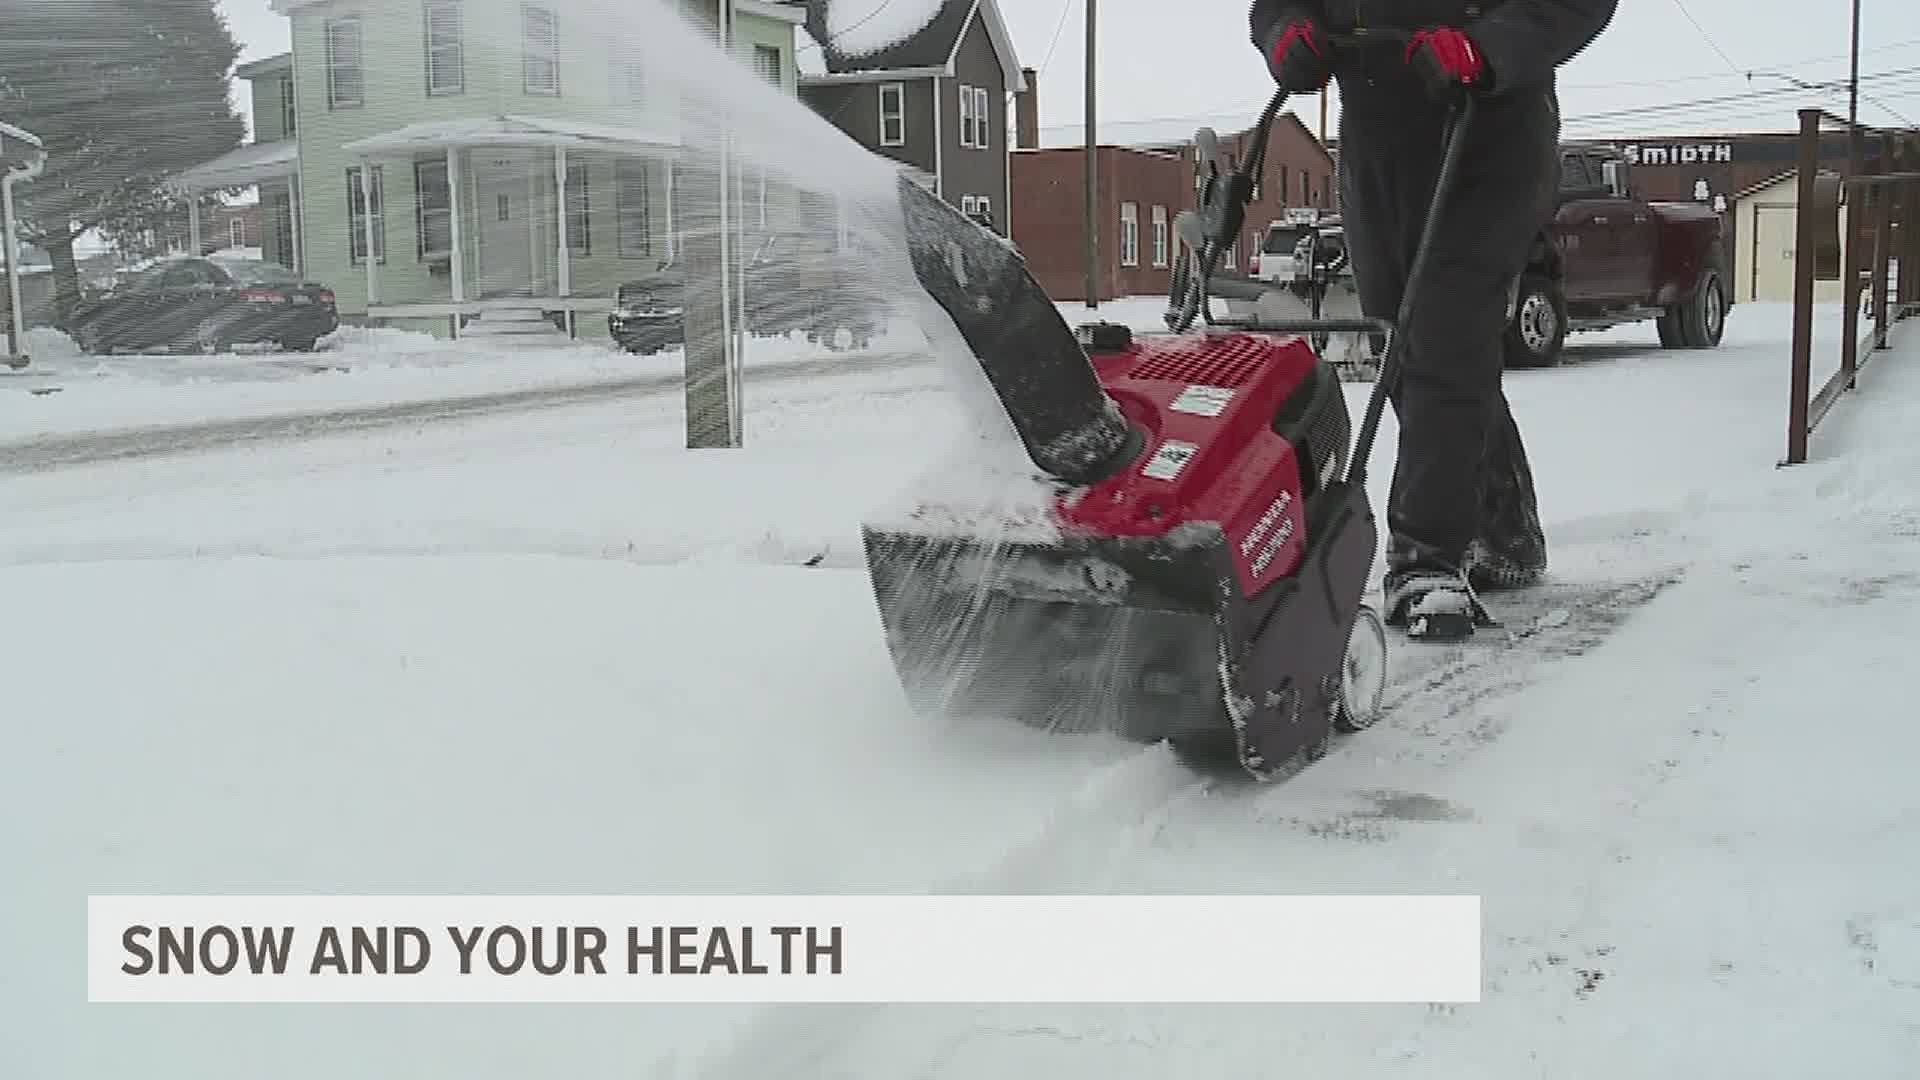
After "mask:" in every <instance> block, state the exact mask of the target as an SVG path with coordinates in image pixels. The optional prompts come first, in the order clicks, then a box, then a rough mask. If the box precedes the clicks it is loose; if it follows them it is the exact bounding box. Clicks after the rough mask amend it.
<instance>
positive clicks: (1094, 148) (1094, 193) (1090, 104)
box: [1086, 0, 1100, 308]
mask: <svg viewBox="0 0 1920 1080" xmlns="http://www.w3.org/2000/svg"><path fill="white" fill-rule="evenodd" d="M1095 5H1096V0H1087V136H1086V143H1087V306H1088V307H1090V308H1097V307H1099V306H1100V140H1099V138H1098V137H1096V136H1095V135H1094V116H1095V114H1094V87H1095V85H1096V83H1095V79H1094V50H1095V49H1096V47H1097V46H1098V44H1099V36H1098V34H1097V33H1096V32H1095V28H1094V7H1095Z"/></svg>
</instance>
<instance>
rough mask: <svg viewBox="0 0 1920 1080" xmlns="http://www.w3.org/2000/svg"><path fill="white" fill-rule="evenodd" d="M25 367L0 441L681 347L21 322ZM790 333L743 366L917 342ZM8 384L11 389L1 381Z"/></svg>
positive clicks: (751, 343)
mask: <svg viewBox="0 0 1920 1080" xmlns="http://www.w3.org/2000/svg"><path fill="white" fill-rule="evenodd" d="M28 337H29V345H30V347H31V349H32V353H31V355H32V357H33V366H32V367H31V368H29V369H27V370H26V371H24V372H20V373H18V374H15V375H11V376H8V377H5V378H0V443H3V442H5V441H10V440H18V439H28V438H34V437H43V436H52V435H76V434H83V433H87V432H101V431H117V430H123V429H127V428H145V427H173V426H180V425H191V424H204V423H211V422H217V421H220V420H231V419H240V418H250V417H268V416H297V415H306V414H312V413H319V412H327V411H332V410H338V409H351V408H366V407H375V406H384V405H396V404H403V403H417V402H433V401H442V400H449V399H455V398H466V397H475V396H483V395H491V394H510V393H515V392H518V391H524V390H537V389H558V388H563V387H588V386H594V385H602V384H610V383H618V382H621V381H625V380H631V379H636V378H647V377H652V376H658V377H659V378H661V379H663V380H665V379H672V378H676V377H678V376H679V375H680V374H681V373H682V371H683V369H684V366H685V357H684V355H683V354H682V352H681V350H679V349H677V348H676V349H669V350H666V351H663V352H659V353H655V354H654V355H652V356H636V355H633V354H630V353H626V352H623V351H621V350H619V349H617V348H615V347H613V346H612V345H608V344H596V343H593V342H590V341H578V342H574V343H567V342H565V341H560V342H558V343H553V342H548V341H546V340H544V339H542V340H540V341H537V342H534V343H531V344H530V343H528V342H524V341H514V340H508V341H501V340H500V339H499V338H492V339H488V338H479V337H469V338H465V339H462V340H459V341H453V340H449V339H446V338H439V337H435V336H433V335H431V334H425V333H419V332H414V331H406V330H396V329H390V328H366V327H357V326H350V327H344V328H342V329H341V330H339V331H338V332H336V333H335V334H333V335H332V336H330V337H329V338H327V339H326V340H324V341H323V342H322V343H321V347H320V349H319V350H318V351H316V352H312V353H281V352H274V351H267V352H251V351H250V352H235V353H220V354H213V355H168V354H149V355H128V356H120V355H116V356H110V357H107V356H88V355H86V354H84V353H82V352H81V351H80V350H79V349H78V348H77V347H76V346H75V345H74V344H73V342H72V341H71V340H70V339H68V338H67V337H66V336H65V335H63V334H61V333H59V332H58V331H54V330H46V329H38V330H33V331H29V334H28ZM840 344H841V345H842V346H843V348H842V349H840V350H838V351H835V350H830V349H826V348H823V347H821V346H818V345H815V344H813V343H811V342H809V341H807V340H806V338H805V337H804V336H802V335H799V334H792V335H788V336H785V337H767V338H761V337H749V338H748V339H747V347H746V355H745V364H746V366H747V367H748V368H749V369H750V370H751V369H755V368H759V369H769V368H777V367H781V366H784V365H789V364H795V363H816V364H818V363H825V364H832V363H835V362H837V361H838V360H841V359H844V360H845V361H846V362H847V363H849V364H855V365H857V364H861V363H864V362H868V361H871V360H873V359H874V358H876V357H883V356H889V355H908V354H914V353H923V352H924V351H925V349H926V339H925V337H924V336H923V335H922V334H921V333H920V331H919V329H918V327H917V326H916V325H915V324H914V323H913V322H912V321H911V320H906V319H899V318H895V319H891V320H889V321H888V322H886V323H885V324H884V325H883V326H882V327H881V329H880V332H879V333H878V334H877V335H876V336H875V337H874V338H873V339H872V340H871V341H870V342H868V343H867V344H866V347H865V348H861V349H855V348H852V347H851V342H849V341H844V340H843V341H842V342H841V343H840ZM9 391H15V392H9Z"/></svg>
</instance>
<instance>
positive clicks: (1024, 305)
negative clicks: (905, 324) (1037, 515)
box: [863, 96, 1458, 780]
mask: <svg viewBox="0 0 1920 1080" xmlns="http://www.w3.org/2000/svg"><path fill="white" fill-rule="evenodd" d="M1283 100H1284V97H1283V96H1277V97H1276V98H1275V99H1274V102H1273V104H1272V105H1270V106H1269V107H1268V110H1267V113H1266V115H1265V117H1264V118H1263V122H1262V125H1261V137H1260V140H1259V147H1258V149H1257V150H1256V152H1255V153H1254V154H1253V155H1250V156H1249V159H1248V162H1247V164H1246V165H1244V166H1243V167H1242V169H1241V171H1240V172H1238V173H1234V174H1228V175H1224V176H1221V175H1216V176H1215V177H1214V182H1213V183H1210V184H1208V185H1207V186H1206V194H1205V197H1204V199H1203V206H1202V210H1201V213H1200V215H1199V216H1200V218H1201V219H1202V228H1200V229H1193V227H1192V226H1191V224H1189V234H1190V235H1193V236H1196V237H1197V239H1198V243H1197V244H1196V245H1194V246H1195V247H1196V248H1197V251H1195V252H1194V253H1193V258H1192V260H1191V262H1189V263H1187V267H1186V269H1187V272H1186V273H1185V274H1184V275H1183V277H1182V281H1181V283H1180V286H1179V287H1178V288H1177V290H1176V293H1175V296H1174V304H1173V307H1172V309H1170V311H1169V320H1168V321H1169V324H1170V328H1171V329H1172V331H1173V332H1171V333H1167V334H1157V333H1156V334H1145V335H1139V336H1135V335H1133V334H1132V333H1130V332H1129V331H1127V330H1126V328H1124V327H1118V326H1113V325H1111V324H1098V325H1094V326H1089V327H1083V328H1081V332H1080V333H1079V334H1077V335H1076V333H1075V332H1074V331H1073V330H1071V329H1070V328H1069V327H1068V326H1067V325H1066V323H1065V322H1064V320H1063V319H1062V318H1061V317H1060V314H1059V312H1058V309H1057V308H1055V306H1054V304H1053V302H1052V301H1051V300H1050V299H1049V298H1048V296H1047V295H1046V293H1045V292H1044V291H1043V290H1042V289H1041V288H1040V287H1039V285H1038V284H1037V283H1036V282H1035V281H1034V279H1033V278H1032V277H1031V276H1030V275H1029V274H1028V272H1027V269H1026V267H1025V264H1024V262H1023V261H1022V260H1021V259H1020V257H1019V255H1018V254H1017V253H1016V252H1015V251H1014V250H1013V249H1012V248H1011V247H1010V246H1008V245H1007V244H1006V243H1005V242H1004V241H1002V240H1000V239H999V238H997V237H994V236H992V235H991V234H989V233H987V232H986V231H985V230H983V229H981V228H980V227H979V226H977V225H976V224H975V223H973V222H972V221H970V220H969V219H967V218H966V217H964V216H962V215H961V214H959V213H958V212H957V211H956V210H954V208H953V207H951V206H949V205H948V204H946V203H944V202H942V201H941V200H939V199H938V198H937V197H935V196H934V195H932V194H930V193H928V192H927V191H926V190H925V189H924V188H922V187H920V186H919V185H917V184H914V183H913V182H912V181H910V180H906V179H903V180H902V182H901V184H900V199H901V202H902V204H903V206H904V209H905V212H906V222H907V234H908V240H909V245H910V248H911V252H910V253H911V256H912V261H913V267H914V272H915V274H916V276H917V277H918V279H919V281H920V284H921V285H922V287H923V288H925V289H926V291H927V293H928V294H929V295H930V296H931V297H932V298H933V300H934V301H936V302H937V303H938V304H939V306H940V307H941V308H942V309H943V310H944V311H945V313H946V314H947V315H948V316H949V317H950V318H951V319H952V322H953V324H954V326H955V328H956V329H958V331H959V332H960V335H961V336H962V337H963V338H964V339H965V340H966V343H967V345H968V347H969V348H970V349H971V351H972V353H973V355H974V356H975V357H976V358H977V359H978V360H979V362H980V365H981V368H982V369H983V373H984V375H985V376H986V379H987V381H988V382H989V383H990V384H991V385H992V387H993V389H994V391H995V393H996V395H997V396H998V398H999V400H1000V403H1001V404H1002V405H1003V406H1004V407H1005V409H1006V412H1007V414H1008V417H1009V418H1010V419H1011V420H1012V422H1013V426H1014V428H1015V430H1016V432H1017V433H1018V435H1019V437H1020V440H1021V442H1022V443H1023V445H1024V447H1025V449H1026V451H1027V454H1028V457H1029V458H1030V459H1031V461H1032V464H1033V465H1034V466H1035V467H1036V469H1037V470H1038V474H1039V479H1040V480H1041V481H1043V482H1045V483H1046V484H1048V485H1050V488H1051V490H1050V492H1049V498H1050V500H1051V505H1050V507H1049V508H1048V520H1046V521H1045V522H1042V523H1040V524H1039V526H1038V527H1035V526H1034V525H1032V523H1014V522H1010V521H1007V520H1005V519H1004V518H998V517H996V516H995V510H994V508H993V507H991V506H980V507H964V506H953V505H950V504H947V503H939V502H935V503H928V504H924V505H922V506H921V507H920V508H919V509H918V510H917V511H916V512H914V513H911V514H909V515H908V516H907V518H906V520H904V521H902V522H898V523H888V524H886V525H879V524H873V523H870V524H868V525H867V526H866V527H865V528H864V530H863V535H864V540H865V547H866V555H867V565H868V570H869V573H870V575H871V579H872V583H873V588H874V593H875V598H876V600H877V603H878V607H879V613H880V617H881V622H882V626H883V629H884V631H885V633H886V640H887V644H888V648H889V651H890V653H891V656H892V660H893V663H894V666H895V669H896V671H897V673H898V675H899V677H900V680H901V683H902V685H903V687H904V688H905V690H906V692H907V694H908V697H909V699H910V700H911V701H912V702H913V704H914V705H915V706H916V707H917V708H920V709H922V710H925V711H928V712H932V713H936V714H941V715H947V716H979V715H984V716H990V717H994V718H999V719H1012V720H1017V721H1020V722H1023V723H1027V724H1031V725H1035V726H1040V727H1044V728H1048V729H1051V730H1058V731H1074V732H1110V733H1117V734H1120V735H1123V736H1125V737H1127V738H1129V739H1133V740H1137V741H1141V742H1160V741H1163V740H1164V741H1167V742H1169V743H1170V744H1171V745H1172V747H1173V748H1174V749H1175V751H1176V752H1177V753H1178V754H1179V755H1180V756H1181V758H1182V759H1183V760H1184V761H1186V762H1187V763H1189V764H1190V765H1192V766H1194V767H1197V768H1200V769H1203V770H1205V771H1209V772H1212V771H1220V770H1224V771H1227V772H1229V773H1244V774H1246V775H1250V776H1251V777H1253V778H1254V779H1257V780H1269V779H1273V778H1275V777H1277V776H1281V775H1285V774H1286V773H1289V772H1291V771H1293V770H1294V769H1295V768H1297V767H1298V766H1299V765H1300V764H1302V763H1304V762H1306V761H1311V760H1314V759H1316V758H1317V757H1319V756H1320V755H1321V754H1322V753H1324V751H1325V749H1326V747H1327V745H1328V743H1329V741H1330V739H1331V738H1332V736H1333V734H1334V732H1335V731H1336V730H1345V731H1358V730H1361V729H1363V728H1365V727H1367V726H1369V725H1370V724H1372V723H1373V721H1374V719H1375V717H1376V715H1377V710H1378V708H1379V705H1380V699H1381V696H1382V694H1383V693H1384V689H1385V675H1386V653H1385V647H1386V641H1385V634H1384V630H1383V629H1382V625H1381V620H1380V618H1379V616H1378V614H1377V613H1375V612H1374V611H1373V610H1372V609H1371V608H1369V607H1366V606H1364V605H1363V603H1362V600H1363V597H1364V596H1365V594H1366V591H1367V585H1368V578H1369V576H1370V574H1371V571H1372V569H1373V565H1374V559H1375V553H1376V551H1377V545H1378V527H1377V525H1376V521H1375V517H1374V513H1373V510H1372V507H1371V506H1370V505H1369V503H1368V500H1367V495H1366V490H1365V470H1364V467H1363V466H1364V463H1365V461H1366V454H1367V451H1368V448H1369V447H1370V445H1371V442H1372V439H1373V432H1374V431H1375V430H1376V429H1377V427H1378V424H1379V421H1380V413H1381V408H1382V404H1383V402H1384V400H1385V390H1384V388H1385V385H1386V383H1385V380H1386V379H1387V378H1388V377H1389V376H1390V375H1391V373H1392V367H1393V364H1394V357H1395V354H1396V353H1397V351H1398V350H1397V349H1396V348H1395V347H1394V344H1393V341H1394V338H1395V337H1396V336H1397V335H1394V334H1393V333H1392V328H1393V326H1394V325H1396V324H1395V323H1390V322H1385V321H1382V320H1366V319H1361V320H1319V321H1314V322H1303V323H1299V324H1277V323H1273V324H1254V323H1250V322H1249V323H1243V324H1235V325H1228V324H1223V323H1218V322H1214V321H1213V320H1211V319H1209V320H1208V322H1209V327H1208V328H1207V329H1205V330H1202V331H1199V332H1193V333H1188V332H1186V330H1187V327H1188V326H1190V325H1191V323H1192V320H1193V318H1194V316H1195V314H1196V312H1199V311H1205V310H1206V292H1207V290H1206V287H1205V283H1206V281H1207V280H1208V278H1210V277H1211V275H1212V273H1213V272H1214V270H1215V269H1216V268H1217V267H1218V264H1219V259H1220V255H1221V252H1222V251H1223V250H1224V249H1225V247H1226V246H1228V245H1229V244H1231V243H1232V238H1233V237H1235V236H1237V235H1238V234H1239V232H1240V225H1241V222H1242V220H1243V218H1244V209H1245V204H1246V201H1247V198H1246V196H1247V192H1248V191H1249V190H1250V188H1251V183H1250V180H1249V177H1250V176H1251V175H1252V174H1253V171H1254V170H1257V169H1258V168H1259V167H1260V160H1261V158H1263V156H1264V147H1265V137H1264V133H1265V130H1266V128H1267V127H1268V126H1270V125H1271V122H1272V119H1273V117H1274V115H1275V114H1276V113H1277V112H1278V109H1279V106H1280V104H1281V103H1282V101H1283ZM1457 144H1458V139H1457V138H1454V139H1453V140H1452V142H1451V143H1450V145H1449V153H1448V165H1447V166H1446V167H1445V169H1444V170H1443V173H1442V177H1441V186H1442V187H1443V188H1444V187H1445V186H1446V184H1447V183H1448V182H1449V180H1450V178H1451V176H1452V174H1453V169H1454V164H1455V158H1456V154H1455V151H1454V147H1455V146H1457ZM1440 195H1441V192H1440V191H1436V193H1435V201H1436V205H1437V204H1438V201H1439V198H1440ZM1429 233H1431V230H1429ZM1422 254H1423V255H1424V250H1423V253H1422ZM1184 261H1186V260H1185V257H1184V256H1183V262H1184ZM1420 261H1422V262H1423V261H1424V258H1423V259H1422V260H1420ZM1419 272H1420V266H1419V265H1418V264H1416V266H1415V274H1416V275H1417V274H1418V273H1419ZM1409 291H1410V292H1411V291H1412V290H1409ZM1404 321H1405V312H1404V310H1403V312H1402V313H1401V320H1400V323H1401V324H1404ZM1317 331H1326V332H1351V333H1385V334H1387V335H1388V339H1389V345H1388V349H1387V358H1386V360H1385V363H1384V364H1383V368H1382V373H1381V378H1380V380H1379V381H1378V382H1377V384H1376V387H1375V391H1374V394H1373V400H1372V401H1371V403H1370V405H1369V408H1368V411H1367V414H1366V417H1365V419H1364V421H1363V423H1362V425H1361V427H1360V431H1359V437H1358V439H1357V441H1355V442H1354V443H1353V444H1352V446H1351V447H1350V446H1349V440H1350V437H1351V436H1352V435H1353V434H1354V428H1353V425H1352V423H1351V417H1350V415H1349V413H1348V409H1347V405H1346V398H1345V395H1344V392H1343V389H1342V381H1341V379H1340V378H1339V376H1338V374H1337V372H1336V371H1335V369H1334V367H1333V365H1331V364H1329V363H1328V362H1326V361H1325V360H1323V359H1322V358H1321V357H1320V356H1319V355H1318V354H1316V353H1315V351H1314V350H1313V349H1312V347H1311V346H1310V345H1309V344H1308V341H1307V338H1306V337H1305V335H1307V334H1311V333H1313V332H1317ZM962 523H971V524H962Z"/></svg>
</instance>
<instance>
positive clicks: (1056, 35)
mask: <svg viewBox="0 0 1920 1080" xmlns="http://www.w3.org/2000/svg"><path fill="white" fill-rule="evenodd" d="M1071 14H1073V0H1060V21H1059V22H1057V23H1055V24H1054V26H1053V40H1052V41H1049V42H1047V55H1046V56H1045V57H1043V58H1042V59H1041V61H1040V70H1039V71H1038V72H1037V74H1039V75H1045V74H1046V73H1047V65H1048V64H1051V63H1052V62H1053V50H1054V49H1055V47H1057V46H1058V45H1059V44H1060V32H1061V31H1063V30H1065V29H1066V28H1067V16H1069V15H1071Z"/></svg>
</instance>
